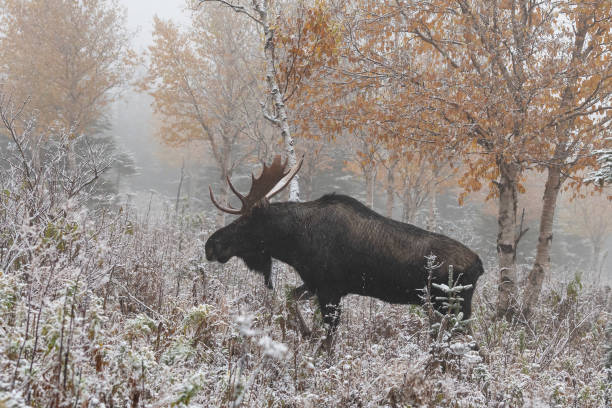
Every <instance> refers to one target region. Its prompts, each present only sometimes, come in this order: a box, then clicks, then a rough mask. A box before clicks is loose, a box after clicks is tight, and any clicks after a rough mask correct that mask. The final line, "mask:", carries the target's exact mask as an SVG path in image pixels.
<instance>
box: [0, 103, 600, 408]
mask: <svg viewBox="0 0 612 408" xmlns="http://www.w3.org/2000/svg"><path fill="white" fill-rule="evenodd" d="M4 112H5V113H6V111H4ZM4 119H5V127H6V129H8V133H9V136H10V137H11V147H10V150H9V151H7V152H3V153H2V155H3V157H2V162H3V165H4V166H5V167H4V169H3V171H2V173H1V174H0V248H1V252H0V407H2V408H4V407H19V406H48V407H60V406H62V407H64V406H72V407H77V406H82V407H113V406H116V407H123V406H130V407H139V406H148V407H157V406H164V407H165V406H189V405H192V406H210V407H213V406H232V407H235V406H244V407H250V406H271V407H281V406H283V407H288V406H289V407H291V406H293V407H308V406H311V407H321V406H329V407H343V406H344V407H360V406H364V407H365V406H389V407H400V406H427V407H436V406H439V407H481V406H495V407H498V406H508V407H518V406H537V405H542V406H561V407H562V406H580V407H603V406H606V404H609V403H610V398H611V394H610V393H611V389H610V351H609V347H610V330H609V328H608V330H607V331H606V326H608V327H609V324H610V323H609V322H610V293H609V289H604V288H599V287H591V286H589V285H587V284H585V283H583V282H582V281H581V279H580V278H579V277H576V278H575V279H574V280H572V281H570V282H555V283H554V285H553V286H551V287H548V288H547V289H546V293H545V296H542V298H541V299H540V301H539V303H538V304H537V308H536V309H535V311H534V313H533V314H532V315H531V316H530V318H529V320H528V321H526V322H522V323H520V322H519V321H520V319H517V320H516V323H509V322H507V321H505V320H500V319H496V318H495V304H494V303H495V298H496V293H497V287H496V284H495V277H494V276H491V274H485V276H483V277H482V279H481V281H479V286H478V287H477V291H476V295H475V298H474V314H473V317H474V320H473V322H472V333H471V335H470V334H467V333H466V331H465V330H447V331H446V334H444V333H443V335H438V336H436V337H433V336H432V335H431V330H432V322H431V321H430V317H429V316H428V314H427V311H426V310H427V309H424V308H420V307H410V306H401V305H389V304H385V303H383V302H379V301H377V300H374V299H370V298H363V297H357V296H351V297H348V298H347V299H345V300H344V305H343V310H344V312H343V321H342V323H341V324H340V327H339V330H338V333H337V337H336V340H335V342H334V344H333V348H332V352H331V353H326V352H322V351H321V350H320V347H319V344H320V341H321V336H322V335H323V333H324V329H323V328H322V326H321V322H320V318H319V317H318V314H317V311H316V308H315V306H314V302H302V303H300V304H299V307H300V308H301V310H302V313H303V314H304V316H305V317H306V321H307V323H309V325H310V326H311V327H313V335H312V336H311V337H310V338H302V337H301V335H300V334H299V331H298V330H296V328H295V326H296V323H295V316H294V315H293V314H292V313H291V311H290V310H289V309H288V306H287V302H286V299H285V293H286V289H287V286H290V285H296V284H298V281H297V277H296V275H295V274H293V273H287V272H284V271H283V268H281V267H280V266H279V265H275V267H274V276H275V278H274V284H275V290H274V291H268V290H267V289H266V288H265V287H264V285H263V280H262V279H261V277H260V276H259V275H256V274H253V273H251V272H249V271H247V270H246V268H245V266H244V265H243V264H242V263H241V262H240V261H237V260H234V261H231V262H230V263H228V264H226V265H225V266H223V267H221V266H217V265H214V264H210V263H207V262H206V261H205V260H204V259H203V255H204V250H203V244H204V242H205V239H206V238H207V236H208V235H209V234H210V232H211V229H212V228H213V224H214V222H213V220H211V219H209V218H208V217H206V216H204V215H197V214H195V215H194V214H189V213H187V212H181V211H179V212H177V211H175V209H174V205H173V204H168V205H166V204H165V203H164V202H163V200H161V199H160V200H156V201H152V202H151V203H150V205H149V206H148V208H146V209H144V210H143V211H136V210H135V209H134V208H131V207H130V206H128V205H123V206H119V207H106V208H100V209H96V210H92V209H88V208H87V207H86V205H85V203H86V202H87V200H88V198H89V194H90V188H91V186H92V185H93V184H94V183H95V182H96V180H97V178H98V176H99V174H100V172H103V171H104V169H105V168H106V167H107V164H108V162H107V160H109V159H108V157H106V156H105V154H104V152H102V151H96V150H95V149H93V148H87V143H77V140H75V138H74V136H67V135H64V136H62V135H55V136H54V137H53V138H47V139H44V140H43V139H35V138H33V137H31V136H32V135H29V134H28V133H27V129H28V128H27V126H26V127H25V128H23V129H22V130H17V129H16V127H15V126H13V125H14V123H15V122H12V117H11V116H10V115H5V117H4ZM76 146H82V147H79V148H77V147H76ZM83 146H84V147H83ZM424 262H425V260H424ZM448 287H449V291H448V292H447V293H449V294H452V296H455V294H453V293H454V292H453V291H452V290H451V289H452V282H449V285H448ZM452 296H451V295H449V296H448V297H452ZM446 301H448V299H447V300H446ZM452 302H454V301H450V303H451V304H452ZM447 320H448V319H447ZM448 321H450V322H453V320H452V319H450V320H448ZM447 327H454V323H453V325H448V326H447ZM438 333H440V331H438ZM474 345H477V347H478V350H474ZM442 352H443V353H444V354H441V353H442Z"/></svg>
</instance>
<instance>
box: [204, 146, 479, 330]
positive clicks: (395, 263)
mask: <svg viewBox="0 0 612 408" xmlns="http://www.w3.org/2000/svg"><path fill="white" fill-rule="evenodd" d="M302 162H303V157H302V159H301V160H300V161H299V162H298V163H297V164H296V165H295V166H294V167H293V168H291V169H289V170H287V169H286V168H287V161H286V160H285V162H284V163H282V161H281V157H280V155H277V156H276V157H275V158H274V160H273V162H272V164H271V165H270V166H267V165H266V164H265V163H264V165H263V170H262V173H261V175H260V176H259V177H257V178H256V177H255V176H254V175H251V177H252V184H251V188H250V190H249V193H248V194H247V195H246V196H244V195H242V194H241V193H240V192H238V190H237V189H236V188H235V187H234V186H233V185H232V182H231V181H230V179H229V177H228V178H227V182H228V184H229V187H230V189H231V191H232V192H233V193H234V194H235V195H236V196H237V197H238V198H239V199H240V201H241V203H242V207H241V208H240V209H235V208H233V207H230V206H229V205H227V206H223V205H221V204H219V203H218V202H217V200H216V199H215V197H214V194H213V191H212V188H210V187H209V191H210V199H211V201H212V203H213V204H214V205H215V206H216V207H217V208H218V209H219V210H221V211H223V212H226V213H228V214H235V215H238V216H239V217H238V218H237V219H236V220H234V221H233V222H231V223H230V224H228V225H227V226H225V227H223V228H220V229H219V230H217V231H216V232H215V233H213V234H212V235H211V236H210V238H209V239H208V240H207V242H206V245H205V250H206V259H207V260H208V261H218V262H221V263H225V262H227V261H228V260H229V259H230V258H232V257H234V256H236V257H239V258H241V259H242V260H243V261H244V262H245V264H246V265H247V267H248V268H249V269H250V270H253V271H255V272H258V273H260V274H263V276H264V280H265V284H266V286H267V287H269V288H272V283H271V278H270V274H271V266H272V258H274V259H277V260H280V261H282V262H284V263H286V264H288V265H291V266H292V267H293V268H294V269H295V271H296V272H297V273H298V274H299V275H300V277H301V279H302V281H303V282H304V284H303V285H302V286H301V287H300V288H298V289H296V290H295V291H296V292H297V293H302V294H304V293H308V292H310V293H312V294H314V295H316V297H317V300H318V303H319V307H320V310H321V314H322V316H323V321H324V323H326V324H327V325H328V326H327V327H328V336H327V337H328V339H330V338H331V337H332V335H333V333H334V332H335V329H336V327H337V325H338V322H339V316H340V308H339V304H340V299H341V298H342V297H343V296H345V295H347V294H358V295H363V296H371V297H375V298H378V299H381V300H383V301H386V302H389V303H397V304H421V303H422V302H423V300H422V293H421V291H420V290H422V289H423V288H424V287H425V286H426V285H427V279H428V276H427V271H426V269H425V266H426V259H425V257H426V256H428V255H430V254H434V255H436V256H437V260H438V262H442V267H440V268H438V269H436V270H435V271H434V273H433V277H432V281H433V282H436V283H447V282H448V266H449V265H452V266H453V268H454V271H455V274H454V276H457V277H458V281H459V283H460V284H462V285H469V284H471V285H472V287H471V289H469V290H466V291H465V292H463V294H462V296H463V298H464V301H463V305H462V308H463V310H462V312H463V318H464V319H468V318H469V317H470V315H471V304H472V295H473V292H474V288H475V284H476V281H477V279H478V277H479V276H480V275H482V274H483V272H484V270H483V266H482V262H481V261H480V258H479V257H478V255H477V254H476V253H474V252H473V251H471V250H470V249H469V248H467V247H466V246H464V245H463V244H461V243H460V242H458V241H455V240H454V239H451V238H449V237H447V236H444V235H441V234H437V233H433V232H429V231H426V230H423V229H421V228H418V227H416V226H414V225H410V224H406V223H402V222H398V221H394V220H392V219H390V218H386V217H383V216H382V215H380V214H378V213H376V212H374V211H373V210H371V209H369V208H368V207H366V206H365V205H363V204H361V203H360V202H359V201H357V200H355V199H353V198H351V197H348V196H345V195H339V194H327V195H324V196H323V197H321V198H319V199H318V200H314V201H310V202H280V203H271V202H270V199H271V198H272V197H273V196H275V195H276V194H278V193H279V192H280V191H282V190H283V189H284V188H285V187H286V186H287V185H288V184H289V183H290V181H291V180H292V179H293V177H294V176H295V175H296V174H297V172H298V171H299V169H300V167H301V165H302ZM432 295H433V296H440V295H442V292H438V293H436V289H432ZM434 307H436V308H437V309H438V310H440V309H441V308H442V306H441V305H434Z"/></svg>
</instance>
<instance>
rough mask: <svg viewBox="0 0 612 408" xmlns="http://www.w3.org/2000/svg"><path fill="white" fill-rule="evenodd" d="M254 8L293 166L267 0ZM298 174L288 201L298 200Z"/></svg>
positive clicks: (277, 119) (278, 121) (270, 87)
mask: <svg viewBox="0 0 612 408" xmlns="http://www.w3.org/2000/svg"><path fill="white" fill-rule="evenodd" d="M253 5H254V7H255V10H256V11H257V13H258V14H259V21H260V24H261V26H262V28H263V30H264V38H265V43H264V56H265V60H266V83H267V85H268V91H269V92H270V94H271V95H272V100H273V101H274V107H275V109H276V117H275V118H274V119H275V123H276V124H277V126H278V127H279V128H280V130H281V136H282V138H283V141H284V143H285V152H286V154H287V159H288V160H289V167H293V166H295V165H296V163H297V159H296V156H295V147H294V146H295V141H294V139H293V137H292V136H291V129H290V127H289V119H288V115H287V107H286V106H285V102H284V101H283V99H284V96H283V93H282V92H281V90H280V88H279V86H278V83H277V81H276V75H275V69H274V62H275V61H274V29H273V28H272V27H271V26H270V21H269V14H268V5H269V1H268V0H261V1H256V0H253ZM298 178H299V174H297V175H296V176H295V177H294V178H293V180H291V183H290V184H289V201H300V187H299V184H298Z"/></svg>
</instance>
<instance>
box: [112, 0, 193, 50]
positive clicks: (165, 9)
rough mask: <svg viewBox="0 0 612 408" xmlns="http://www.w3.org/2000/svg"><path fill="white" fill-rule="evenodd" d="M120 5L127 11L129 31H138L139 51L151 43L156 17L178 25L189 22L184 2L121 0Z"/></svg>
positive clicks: (178, 0) (136, 38)
mask: <svg viewBox="0 0 612 408" xmlns="http://www.w3.org/2000/svg"><path fill="white" fill-rule="evenodd" d="M119 3H120V4H121V5H122V6H123V7H125V8H126V9H127V24H128V29H129V30H130V31H135V30H138V32H137V34H136V37H135V38H134V48H135V49H136V50H137V51H141V50H142V49H144V47H146V46H147V45H149V44H150V43H151V33H152V31H153V16H154V15H156V14H157V15H158V16H159V17H162V18H164V19H172V20H173V21H175V22H177V23H180V22H185V21H186V20H187V14H186V13H185V12H184V9H185V1H184V0H119Z"/></svg>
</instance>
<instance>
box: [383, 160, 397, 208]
mask: <svg viewBox="0 0 612 408" xmlns="http://www.w3.org/2000/svg"><path fill="white" fill-rule="evenodd" d="M394 167H395V166H391V167H389V168H388V169H387V206H386V208H385V215H386V216H387V217H389V218H393V198H394V188H395V185H394V184H395V183H394V181H395V177H394V176H395V173H394V171H393V170H394Z"/></svg>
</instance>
